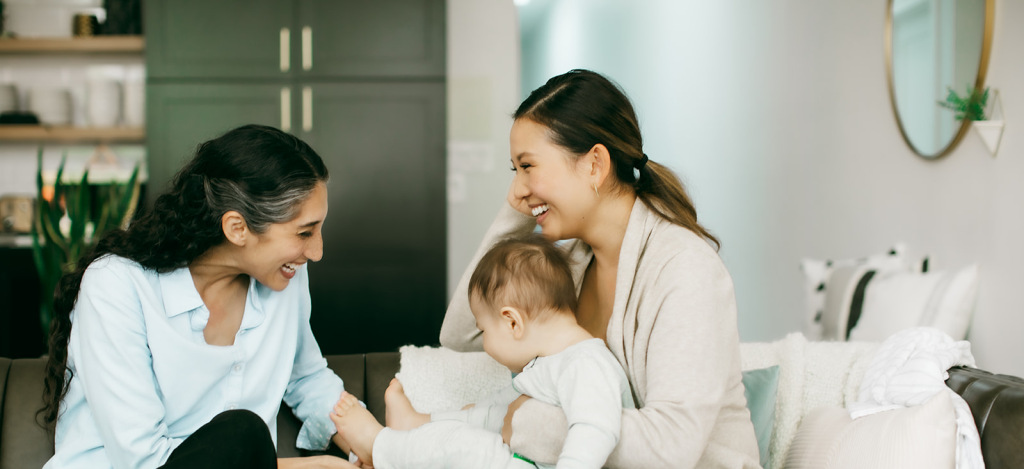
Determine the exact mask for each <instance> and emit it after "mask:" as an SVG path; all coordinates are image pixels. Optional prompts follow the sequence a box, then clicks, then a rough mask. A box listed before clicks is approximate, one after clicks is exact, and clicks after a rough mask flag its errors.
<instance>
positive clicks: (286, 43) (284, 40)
mask: <svg viewBox="0 0 1024 469" xmlns="http://www.w3.org/2000/svg"><path fill="white" fill-rule="evenodd" d="M291 44H292V33H291V30H289V29H288V28H281V54H280V55H281V71H282V72H287V71H288V69H289V68H291V62H292V57H291Z"/></svg>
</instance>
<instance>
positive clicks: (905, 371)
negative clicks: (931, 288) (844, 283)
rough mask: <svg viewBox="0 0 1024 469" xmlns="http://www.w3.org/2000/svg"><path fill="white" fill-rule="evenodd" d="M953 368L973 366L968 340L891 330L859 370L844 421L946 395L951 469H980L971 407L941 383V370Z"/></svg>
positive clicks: (921, 329)
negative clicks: (953, 439) (952, 433)
mask: <svg viewBox="0 0 1024 469" xmlns="http://www.w3.org/2000/svg"><path fill="white" fill-rule="evenodd" d="M957 365H965V366H975V364H974V356H973V355H971V344H970V343H969V342H967V341H964V340H961V341H954V340H953V339H952V338H951V337H949V336H948V335H946V334H945V333H944V332H942V331H940V330H938V329H935V328H931V327H917V328H911V329H905V330H903V331H900V332H897V333H895V334H893V335H892V336H890V337H889V338H888V339H886V340H885V342H883V343H882V346H881V347H880V348H879V349H878V352H877V353H876V355H875V358H874V359H873V360H872V362H871V366H870V367H869V368H868V370H867V372H865V374H864V380H863V381H862V382H861V386H860V396H859V398H858V399H857V402H855V403H853V404H851V405H850V406H849V411H850V417H851V418H854V419H856V418H858V417H863V416H865V415H870V414H874V413H877V412H882V411H885V410H890V409H894V408H900V407H910V406H916V405H921V404H923V403H925V402H927V401H928V400H929V399H930V398H931V397H933V396H935V394H936V393H939V392H948V393H949V394H950V399H951V400H952V402H953V408H954V410H955V411H956V427H957V446H956V467H957V469H984V467H985V461H984V459H982V455H981V438H980V436H979V435H978V428H977V427H976V426H975V424H974V417H973V415H972V414H971V409H970V407H969V406H968V405H967V402H965V401H964V400H963V398H961V397H960V395H959V394H957V393H955V392H953V390H952V389H949V388H948V387H947V386H946V384H945V381H946V379H947V378H949V373H948V372H947V370H949V368H951V367H953V366H957Z"/></svg>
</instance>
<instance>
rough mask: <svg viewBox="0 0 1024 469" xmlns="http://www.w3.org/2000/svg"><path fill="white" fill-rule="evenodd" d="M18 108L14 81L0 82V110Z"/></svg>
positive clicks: (15, 109)
mask: <svg viewBox="0 0 1024 469" xmlns="http://www.w3.org/2000/svg"><path fill="white" fill-rule="evenodd" d="M17 110H18V89H17V88H16V87H15V86H14V83H3V84H0V112H6V111H17Z"/></svg>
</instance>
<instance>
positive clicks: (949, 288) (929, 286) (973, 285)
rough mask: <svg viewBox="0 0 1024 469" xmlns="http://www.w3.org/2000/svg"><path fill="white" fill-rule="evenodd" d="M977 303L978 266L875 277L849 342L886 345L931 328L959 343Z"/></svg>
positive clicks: (880, 274) (965, 333)
mask: <svg viewBox="0 0 1024 469" xmlns="http://www.w3.org/2000/svg"><path fill="white" fill-rule="evenodd" d="M977 297H978V266H977V265H971V266H968V267H965V268H963V269H959V270H955V271H936V272H927V273H923V274H919V273H912V272H886V273H879V274H877V275H875V276H874V277H873V278H871V279H870V281H868V283H867V287H866V289H865V291H864V299H863V305H862V308H861V314H860V318H859V320H858V321H857V322H856V325H855V326H854V327H853V329H851V330H850V340H864V341H873V340H874V341H880V340H885V338H887V337H889V336H890V335H892V334H894V333H896V332H899V331H901V330H903V329H907V328H911V327H917V326H927V327H934V328H936V329H939V330H941V331H942V332H945V333H946V334H948V335H949V336H950V337H952V338H953V339H954V340H962V339H964V338H966V337H967V329H968V327H969V326H970V323H971V316H972V314H973V312H974V305H975V303H976V301H977Z"/></svg>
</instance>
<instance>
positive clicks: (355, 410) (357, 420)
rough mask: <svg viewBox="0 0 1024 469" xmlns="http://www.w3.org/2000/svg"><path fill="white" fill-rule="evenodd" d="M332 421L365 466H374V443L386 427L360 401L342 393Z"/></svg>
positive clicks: (332, 413)
mask: <svg viewBox="0 0 1024 469" xmlns="http://www.w3.org/2000/svg"><path fill="white" fill-rule="evenodd" d="M331 421H332V422H334V426H335V427H336V428H337V429H338V434H339V435H341V438H342V439H344V440H345V442H346V443H348V445H349V447H350V448H351V449H352V452H353V453H356V456H359V459H360V460H361V461H363V462H364V463H365V464H369V465H373V441H374V440H376V439H377V434H378V433H380V431H381V430H383V429H384V427H383V426H382V425H381V424H380V423H379V422H377V419H376V418H374V417H373V414H371V413H370V411H368V410H366V409H364V408H363V406H362V405H360V404H359V399H356V397H355V396H353V395H351V394H349V393H347V392H343V393H341V399H339V400H338V403H337V404H335V405H334V412H331Z"/></svg>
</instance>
